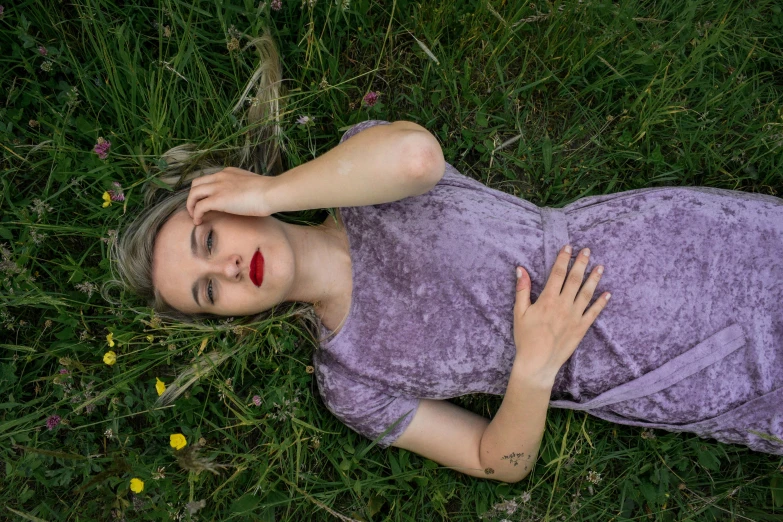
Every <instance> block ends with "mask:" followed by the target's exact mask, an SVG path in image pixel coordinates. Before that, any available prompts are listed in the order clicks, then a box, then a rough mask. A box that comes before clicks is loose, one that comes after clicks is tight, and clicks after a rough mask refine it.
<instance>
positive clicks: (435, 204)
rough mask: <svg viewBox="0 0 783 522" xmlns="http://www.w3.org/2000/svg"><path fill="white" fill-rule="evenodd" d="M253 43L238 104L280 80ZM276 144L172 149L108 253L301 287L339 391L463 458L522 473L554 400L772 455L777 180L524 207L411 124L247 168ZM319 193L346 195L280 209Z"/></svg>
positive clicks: (239, 284)
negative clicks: (771, 192) (254, 71)
mask: <svg viewBox="0 0 783 522" xmlns="http://www.w3.org/2000/svg"><path fill="white" fill-rule="evenodd" d="M257 45H258V46H259V49H260V50H261V52H262V56H263V57H264V62H263V66H262V68H261V69H259V71H260V73H259V74H258V75H256V78H255V79H254V81H253V82H251V85H255V84H256V83H255V82H258V85H257V87H258V95H257V96H256V98H255V99H254V100H255V101H256V103H255V104H254V106H253V107H251V111H253V110H256V111H257V112H256V114H251V115H250V120H251V121H258V120H260V118H262V117H264V116H268V115H270V114H271V115H272V116H274V115H275V114H276V109H275V107H274V105H272V104H270V103H267V102H263V103H262V101H263V100H277V99H279V93H278V91H277V87H276V86H277V85H278V77H279V72H278V71H279V66H278V65H277V59H276V54H275V51H274V47H273V45H272V42H271V40H269V39H268V38H265V39H261V40H259V41H258V42H257ZM247 92H248V91H246V92H245V94H247ZM243 97H244V96H243ZM271 130H272V131H273V132H272V134H274V127H271ZM273 142H274V140H266V141H265V142H264V144H263V145H261V146H259V147H256V148H254V149H252V150H251V152H252V154H250V155H246V156H245V157H244V158H242V159H240V160H238V161H237V165H238V168H233V167H228V168H222V167H212V168H203V167H199V168H195V167H194V168H191V170H187V169H185V168H184V165H185V162H184V160H183V153H184V152H186V149H182V148H179V149H175V150H173V151H171V152H170V153H169V154H168V155H167V159H168V162H169V165H170V169H171V171H170V172H167V173H166V174H167V176H168V178H167V179H169V181H171V180H174V179H176V180H180V181H184V182H185V183H186V185H185V186H184V187H181V188H180V190H179V191H178V192H175V193H174V194H173V195H168V196H166V197H165V198H163V199H158V200H157V201H156V202H154V204H152V205H151V206H150V207H149V208H148V209H147V210H146V211H145V212H143V213H142V214H141V215H140V216H139V217H138V219H137V220H136V221H135V222H134V224H132V225H131V226H130V227H129V228H128V230H127V231H126V232H125V233H124V234H123V237H122V239H121V241H120V242H119V244H118V247H117V251H116V256H117V258H118V260H119V263H120V268H121V272H122V275H123V279H124V280H125V282H126V284H127V285H128V286H129V287H130V288H132V289H134V290H135V291H136V292H138V293H139V294H141V295H143V296H145V297H147V298H149V299H150V302H151V303H152V305H153V306H154V307H155V308H156V309H157V310H158V311H160V312H161V313H162V314H164V315H167V316H169V317H172V318H180V319H183V320H192V319H194V318H199V317H204V316H239V315H243V316H252V315H255V314H259V313H262V312H265V311H269V310H273V309H274V307H275V306H276V305H278V304H281V303H284V302H300V303H309V304H311V305H312V307H313V310H314V312H315V314H316V316H317V317H318V319H319V320H320V324H319V328H320V338H319V339H318V343H319V345H320V346H319V349H318V350H317V351H316V352H315V355H314V361H315V364H314V366H315V369H316V377H317V381H318V385H319V389H320V392H321V395H322V397H323V400H324V402H325V404H326V406H327V407H328V408H329V409H330V411H332V412H333V413H334V414H335V415H336V416H337V417H338V418H339V419H341V420H342V421H343V422H344V423H345V424H347V425H348V426H349V427H351V428H352V429H354V430H356V431H357V432H359V433H361V434H364V435H366V436H367V437H370V438H372V439H377V440H378V441H379V444H380V445H381V446H388V445H393V446H397V447H401V448H405V449H408V450H411V451H414V452H416V453H418V454H420V455H423V456H425V457H428V458H430V459H432V460H435V461H437V462H439V463H441V464H443V465H445V466H448V467H451V468H453V469H456V470H459V471H461V472H464V473H467V474H470V475H473V476H477V477H486V478H492V479H497V480H503V481H507V482H511V481H518V480H520V479H522V478H523V477H525V476H526V475H527V474H528V473H529V472H530V469H531V467H532V464H533V462H534V461H535V459H536V456H537V453H538V449H539V444H540V442H541V438H542V436H543V432H544V426H545V418H546V412H547V408H548V406H554V407H561V408H572V409H578V410H585V411H587V412H589V413H591V414H592V415H595V416H596V417H599V418H602V419H606V420H610V421H614V422H617V423H621V424H629V425H634V426H644V427H651V428H661V429H665V430H670V431H686V432H692V433H696V434H698V435H700V436H702V437H712V438H715V439H717V440H719V441H723V442H729V443H741V444H746V445H748V446H749V447H751V448H752V449H754V450H757V451H762V452H768V453H774V454H783V443H781V441H780V438H781V437H782V436H783V408H782V407H781V406H780V405H781V404H783V312H781V307H780V303H781V302H783V284H781V282H782V281H783V263H782V262H781V259H783V200H781V199H778V198H775V197H773V196H767V195H757V194H750V193H744V192H737V191H729V190H721V189H712V188H703V187H700V188H695V187H688V188H677V187H659V188H648V189H638V190H631V191H626V192H621V193H616V194H609V195H601V196H591V197H586V198H582V199H580V200H578V201H575V202H573V203H571V204H569V205H567V206H566V207H564V208H562V209H555V208H547V207H537V206H536V205H534V204H532V203H530V202H528V201H525V200H523V199H520V198H517V197H514V196H512V195H509V194H505V193H503V192H499V191H497V190H493V189H490V188H488V187H486V186H484V185H483V184H481V183H479V182H477V181H475V180H472V179H469V178H467V177H465V176H463V175H461V174H460V173H459V172H457V170H456V169H455V168H454V167H452V166H451V165H449V164H448V163H446V162H445V161H444V158H443V153H442V151H441V148H440V145H439V143H438V141H437V140H436V139H435V138H434V137H433V135H432V134H430V133H429V132H428V131H427V130H426V129H424V128H423V127H421V126H420V125H418V124H415V123H412V122H408V121H397V122H394V123H391V124H389V123H387V122H380V121H369V122H364V123H361V124H359V125H356V126H354V127H353V128H351V129H350V130H349V131H348V132H347V133H346V134H345V135H344V136H343V138H342V140H341V143H340V144H339V145H338V146H336V147H335V148H334V149H332V150H331V151H329V152H328V153H326V154H324V155H322V156H320V157H318V158H316V159H314V160H312V161H310V162H308V163H305V164H303V165H300V166H298V167H296V168H294V169H291V170H289V171H287V172H284V173H281V174H279V175H277V176H268V175H266V176H265V175H259V174H274V173H276V169H278V168H279V161H278V159H279V156H278V154H277V149H276V148H274V147H273V146H272V145H269V143H273ZM180 174H182V175H181V176H180ZM188 182H190V183H191V184H190V186H188V185H187V183H188ZM316 208H337V209H338V212H337V213H336V215H335V217H330V218H328V219H327V220H326V221H324V222H323V223H322V224H320V225H318V226H302V225H295V224H290V223H286V222H284V221H281V220H279V219H277V218H275V217H273V215H274V214H276V213H280V212H289V211H298V210H305V209H316ZM566 245H571V247H572V249H570V248H569V247H568V246H566ZM591 251H592V253H591ZM572 259H573V265H570V261H572ZM604 269H605V272H604ZM610 292H612V293H613V294H614V297H613V298H612V300H611V302H610V301H609V296H610ZM594 298H595V299H594ZM531 302H532V304H531ZM610 303H611V306H609V307H608V308H607V309H606V310H605V311H604V308H606V307H607V306H608V305H609V304H610ZM470 393H491V394H498V395H504V399H503V402H502V405H501V407H500V409H499V410H498V412H497V414H496V415H495V417H494V418H493V419H492V420H491V421H489V420H488V419H485V418H483V417H481V416H479V415H476V414H473V413H470V412H468V411H467V410H464V409H462V408H459V407H457V406H455V405H453V404H451V403H449V402H447V401H446V400H444V399H448V398H452V397H456V396H460V395H465V394H470ZM171 398H172V397H168V399H171ZM163 399H164V400H167V396H164V397H163Z"/></svg>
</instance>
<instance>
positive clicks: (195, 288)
mask: <svg viewBox="0 0 783 522" xmlns="http://www.w3.org/2000/svg"><path fill="white" fill-rule="evenodd" d="M190 252H191V253H192V254H193V257H196V256H197V255H198V247H197V246H196V227H193V232H191V233H190ZM191 290H192V291H193V299H194V300H195V301H196V304H197V305H199V307H200V306H201V303H199V302H198V281H196V282H195V283H193V288H192V289H191Z"/></svg>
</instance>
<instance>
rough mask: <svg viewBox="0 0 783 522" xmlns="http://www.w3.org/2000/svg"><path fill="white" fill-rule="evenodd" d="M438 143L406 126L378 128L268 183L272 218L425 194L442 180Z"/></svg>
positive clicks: (416, 128) (424, 132)
mask: <svg viewBox="0 0 783 522" xmlns="http://www.w3.org/2000/svg"><path fill="white" fill-rule="evenodd" d="M444 170H445V160H444V158H443V151H442V150H441V147H440V143H438V140H437V139H436V138H435V137H434V136H433V135H432V134H430V133H429V131H427V129H425V128H424V127H422V126H420V125H418V124H415V123H413V122H409V121H396V122H394V123H392V124H390V125H376V126H375V127H371V128H369V129H366V130H364V131H362V132H360V133H358V134H356V135H355V136H353V137H352V138H351V139H349V140H346V141H344V142H343V143H341V144H339V145H338V146H336V147H335V148H333V149H331V150H330V151H329V152H327V153H325V154H323V155H322V156H319V157H317V158H315V159H314V160H311V161H308V162H307V163H304V164H302V165H299V166H298V167H295V168H293V169H291V170H289V171H287V172H284V173H283V174H281V175H279V176H277V177H274V178H271V180H272V181H273V183H271V184H270V187H269V189H268V191H269V192H268V198H269V201H270V204H272V205H273V210H274V212H281V211H294V210H307V209H311V208H332V207H352V206H362V205H375V204H379V203H388V202H390V201H397V200H400V199H403V198H406V197H408V196H415V195H419V194H423V193H425V192H427V191H428V190H430V189H431V188H432V187H433V186H434V185H435V184H436V183H437V182H438V180H440V178H441V177H443V172H444Z"/></svg>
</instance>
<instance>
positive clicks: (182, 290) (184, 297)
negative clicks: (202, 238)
mask: <svg viewBox="0 0 783 522" xmlns="http://www.w3.org/2000/svg"><path fill="white" fill-rule="evenodd" d="M192 232H193V220H192V219H191V218H190V215H189V214H188V212H187V210H186V209H182V210H180V211H178V212H176V213H175V214H173V215H172V216H171V217H170V218H169V219H168V221H166V222H165V223H164V224H163V226H162V227H161V228H160V230H159V231H158V235H157V237H156V238H155V245H154V246H153V250H152V285H153V286H154V287H155V289H156V290H157V291H158V292H159V293H160V295H161V297H162V298H163V300H164V301H166V302H167V303H168V304H169V305H171V306H173V307H174V308H176V309H178V310H180V311H182V312H185V313H189V311H190V310H193V311H195V308H197V305H196V303H195V301H193V295H192V293H191V287H192V285H193V282H194V281H195V280H196V275H195V274H194V269H195V259H194V258H193V254H192V252H191V250H190V235H191V233H192Z"/></svg>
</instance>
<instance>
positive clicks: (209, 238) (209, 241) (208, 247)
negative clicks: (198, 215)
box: [207, 230, 212, 254]
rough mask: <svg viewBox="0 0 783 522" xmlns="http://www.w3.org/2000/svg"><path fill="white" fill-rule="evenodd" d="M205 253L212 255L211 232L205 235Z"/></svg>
mask: <svg viewBox="0 0 783 522" xmlns="http://www.w3.org/2000/svg"><path fill="white" fill-rule="evenodd" d="M207 252H209V253H210V254H211V253H212V231H211V230H210V231H209V234H207Z"/></svg>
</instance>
